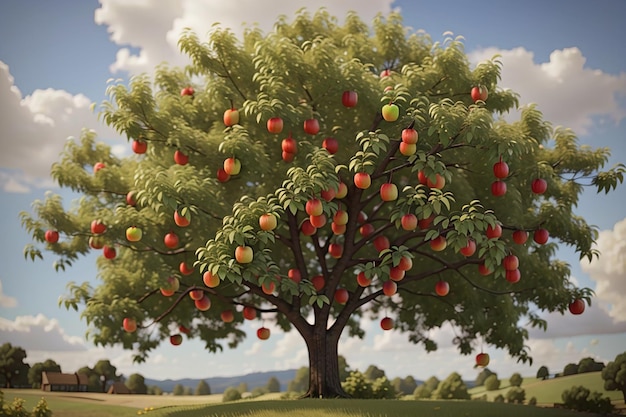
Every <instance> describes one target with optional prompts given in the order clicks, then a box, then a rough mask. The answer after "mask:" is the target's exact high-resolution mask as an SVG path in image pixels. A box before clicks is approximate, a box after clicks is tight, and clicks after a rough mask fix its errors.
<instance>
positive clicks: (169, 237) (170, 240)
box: [163, 232, 180, 249]
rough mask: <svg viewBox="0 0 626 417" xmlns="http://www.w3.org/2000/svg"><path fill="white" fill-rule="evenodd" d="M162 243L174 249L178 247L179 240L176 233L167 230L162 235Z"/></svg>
mask: <svg viewBox="0 0 626 417" xmlns="http://www.w3.org/2000/svg"><path fill="white" fill-rule="evenodd" d="M163 243H164V244H165V246H166V247H168V248H170V249H175V248H177V247H178V244H179V243H180V241H179V239H178V235H177V234H176V233H174V232H169V233H168V234H166V235H165V236H164V237H163Z"/></svg>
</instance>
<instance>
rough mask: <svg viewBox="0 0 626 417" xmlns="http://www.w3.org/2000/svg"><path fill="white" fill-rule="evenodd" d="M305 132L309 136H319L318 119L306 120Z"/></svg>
mask: <svg viewBox="0 0 626 417" xmlns="http://www.w3.org/2000/svg"><path fill="white" fill-rule="evenodd" d="M304 131H305V132H306V133H308V134H309V135H317V134H318V133H319V131H320V123H319V122H318V121H317V119H306V120H305V121H304Z"/></svg>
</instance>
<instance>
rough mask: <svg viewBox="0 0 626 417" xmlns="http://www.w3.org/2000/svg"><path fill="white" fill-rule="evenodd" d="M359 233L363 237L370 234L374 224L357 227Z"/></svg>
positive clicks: (372, 231)
mask: <svg viewBox="0 0 626 417" xmlns="http://www.w3.org/2000/svg"><path fill="white" fill-rule="evenodd" d="M359 233H360V234H361V236H363V237H368V236H370V235H371V234H372V233H374V225H372V224H371V223H366V224H364V225H363V226H361V227H360V228H359Z"/></svg>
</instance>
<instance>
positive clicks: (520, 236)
mask: <svg viewBox="0 0 626 417" xmlns="http://www.w3.org/2000/svg"><path fill="white" fill-rule="evenodd" d="M526 240H528V232H527V231H526V230H516V231H514V232H513V242H515V243H517V244H518V245H523V244H524V243H526Z"/></svg>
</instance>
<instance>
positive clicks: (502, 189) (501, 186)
mask: <svg viewBox="0 0 626 417" xmlns="http://www.w3.org/2000/svg"><path fill="white" fill-rule="evenodd" d="M491 194H493V195H494V196H495V197H501V196H503V195H505V194H506V182H504V181H500V180H496V181H494V182H492V183H491Z"/></svg>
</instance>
